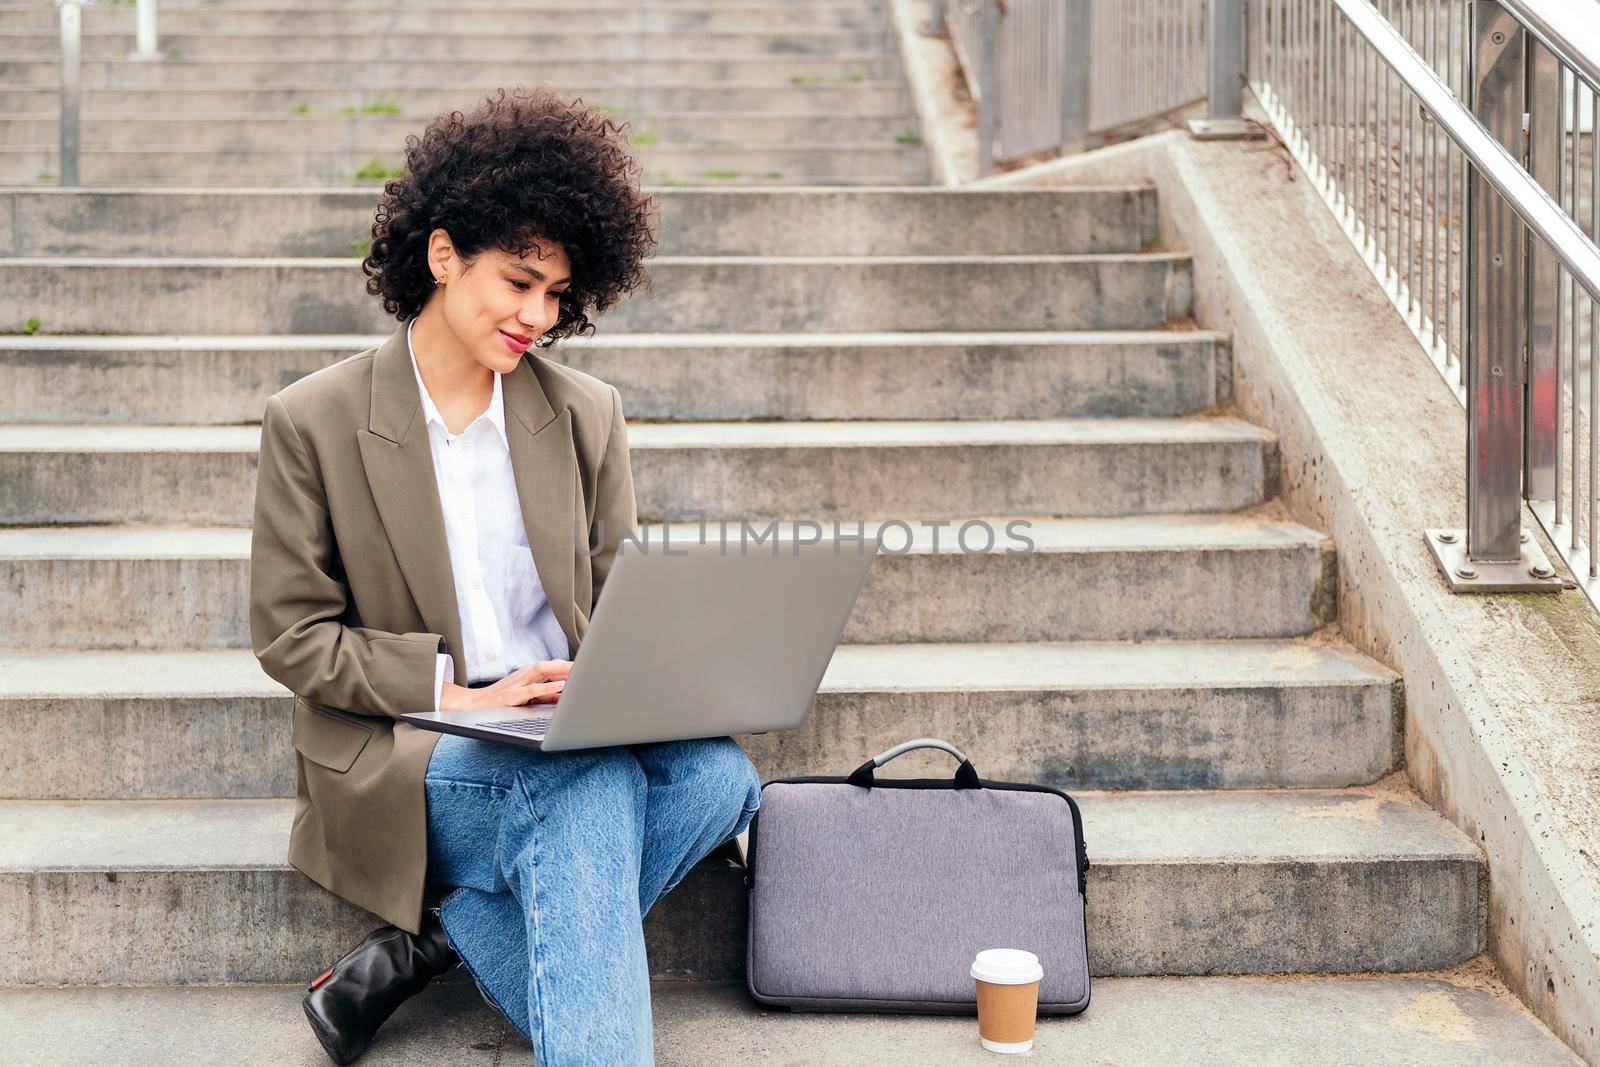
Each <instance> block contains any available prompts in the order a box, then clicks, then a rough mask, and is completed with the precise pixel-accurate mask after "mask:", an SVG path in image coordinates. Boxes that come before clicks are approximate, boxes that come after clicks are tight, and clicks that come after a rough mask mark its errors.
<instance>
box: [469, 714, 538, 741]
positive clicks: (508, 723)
mask: <svg viewBox="0 0 1600 1067" xmlns="http://www.w3.org/2000/svg"><path fill="white" fill-rule="evenodd" d="M550 719H551V716H549V715H541V716H539V717H538V718H537V719H501V720H499V721H498V722H485V723H479V724H478V728H479V729H480V730H505V731H506V732H508V733H513V734H527V735H528V736H530V737H537V736H539V735H541V734H544V733H546V732H547V731H548V730H549V728H550Z"/></svg>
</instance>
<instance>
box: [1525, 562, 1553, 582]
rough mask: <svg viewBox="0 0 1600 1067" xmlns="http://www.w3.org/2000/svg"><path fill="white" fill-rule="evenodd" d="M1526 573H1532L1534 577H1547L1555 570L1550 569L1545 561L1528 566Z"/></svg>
mask: <svg viewBox="0 0 1600 1067" xmlns="http://www.w3.org/2000/svg"><path fill="white" fill-rule="evenodd" d="M1528 573H1529V574H1531V575H1533V576H1534V577H1535V578H1549V577H1551V576H1553V575H1554V574H1555V573H1556V572H1555V571H1554V570H1552V569H1551V568H1550V565H1549V564H1547V563H1535V564H1534V565H1533V566H1531V567H1529V568H1528Z"/></svg>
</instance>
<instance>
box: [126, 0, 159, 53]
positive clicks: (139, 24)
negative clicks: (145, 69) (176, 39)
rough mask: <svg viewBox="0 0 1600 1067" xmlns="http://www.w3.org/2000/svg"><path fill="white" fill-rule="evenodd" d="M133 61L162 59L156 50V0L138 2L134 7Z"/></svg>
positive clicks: (139, 0)
mask: <svg viewBox="0 0 1600 1067" xmlns="http://www.w3.org/2000/svg"><path fill="white" fill-rule="evenodd" d="M134 19H135V23H134V27H135V35H136V36H135V40H134V48H133V56H132V58H133V59H160V58H161V53H160V52H158V51H157V50H156V0H137V3H136V4H135V7H134Z"/></svg>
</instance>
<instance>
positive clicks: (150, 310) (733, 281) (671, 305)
mask: <svg viewBox="0 0 1600 1067" xmlns="http://www.w3.org/2000/svg"><path fill="white" fill-rule="evenodd" d="M649 274H650V285H649V293H648V295H647V294H645V293H638V294H635V295H634V296H632V297H630V298H629V299H628V300H627V301H625V302H624V303H622V304H620V305H618V306H617V307H614V308H612V309H611V310H610V311H608V312H607V313H606V314H605V315H604V316H603V317H602V318H601V319H600V320H598V321H597V323H596V325H597V327H598V328H600V329H604V330H607V331H616V332H619V333H620V332H639V331H661V332H685V331H687V332H693V333H706V332H712V331H732V332H740V333H751V332H759V333H768V332H778V333H798V332H805V331H813V332H816V331H826V332H834V331H841V330H845V331H867V330H919V329H922V328H923V327H925V326H927V325H928V324H929V323H938V324H939V326H940V328H942V329H945V330H994V329H996V328H1003V329H1007V330H1149V329H1155V328H1157V327H1160V326H1164V325H1166V324H1167V323H1169V322H1172V321H1174V320H1176V319H1182V318H1185V317H1187V316H1188V315H1189V313H1190V311H1191V305H1192V302H1193V301H1192V299H1191V296H1190V292H1189V261H1188V258H1187V257H1186V256H1183V255H1179V254H1172V253H1160V252H1157V253H1149V254H1138V253H1129V254H1103V255H1098V254H1097V255H1083V256H1076V255H1018V256H968V255H937V256H659V257H657V258H655V259H653V260H651V261H650V263H649ZM364 278H365V276H364V275H363V274H362V273H361V266H360V261H359V259H358V258H356V257H354V256H350V257H346V258H342V259H334V258H326V259H318V258H300V259H292V258H254V259H252V258H246V257H242V256H241V257H236V258H218V259H205V258H183V259H167V258H142V259H140V258H122V257H105V258H90V257H83V258H54V259H34V258H23V257H16V258H3V257H0V329H4V330H8V331H10V332H14V333H20V332H22V329H23V325H24V324H25V323H26V322H27V321H28V320H29V319H30V318H37V319H38V320H39V332H41V333H89V334H98V333H123V334H128V333H142V334H149V333H369V332H375V331H382V330H386V329H393V325H394V321H395V320H394V318H393V317H392V316H389V315H386V314H385V312H384V310H383V308H382V307H381V306H380V305H379V304H378V302H377V301H375V300H373V299H372V297H371V296H369V295H368V294H367V292H366V289H365V287H364V286H365V281H364ZM1041 292H1049V293H1052V294H1054V299H1051V300H1040V299H1039V297H1038V295H1037V294H1039V293H1041ZM958 294H959V295H958ZM108 324H114V325H115V327H116V328H115V329H113V330H107V329H106V326H107V325H108Z"/></svg>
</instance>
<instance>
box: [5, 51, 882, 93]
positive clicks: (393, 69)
mask: <svg viewBox="0 0 1600 1067" xmlns="http://www.w3.org/2000/svg"><path fill="white" fill-rule="evenodd" d="M617 58H618V57H617V56H616V55H615V54H614V53H612V52H610V51H609V50H607V51H602V52H600V53H599V54H588V55H583V54H580V55H564V56H563V55H557V56H548V57H546V58H544V59H543V60H541V61H540V63H539V70H538V78H539V80H540V81H543V82H547V83H549V84H550V85H552V86H556V87H558V88H559V87H561V86H565V85H577V84H582V83H590V82H596V81H610V80H614V79H615V78H616V76H617ZM627 69H628V73H629V74H630V75H631V76H632V77H634V78H636V79H637V80H638V81H639V83H640V84H650V83H657V82H666V83H672V84H693V85H704V84H706V83H707V82H719V81H729V82H738V83H745V84H748V83H753V82H759V83H763V84H766V85H770V86H773V87H778V86H783V85H807V84H810V85H848V84H851V83H854V82H867V81H883V80H885V79H898V78H899V77H900V73H901V71H900V59H899V56H898V55H894V54H890V53H888V52H885V51H883V50H881V49H876V50H873V51H869V52H849V53H844V52H841V53H835V54H833V55H783V54H777V55H772V54H760V53H754V54H747V55H739V56H721V57H716V58H694V57H692V56H649V55H644V56H634V57H631V58H629V59H628V60H627ZM81 74H82V82H81V84H82V85H83V87H84V88H86V89H93V88H106V87H121V86H152V85H223V84H226V85H233V86H236V87H240V88H255V87H258V86H273V85H304V84H308V83H313V82H315V83H318V84H322V85H330V86H331V85H340V84H343V85H346V86H350V85H359V86H365V87H367V88H373V89H381V88H387V87H388V86H391V85H401V84H404V83H406V82H416V83H419V84H422V85H441V84H444V85H452V84H459V85H462V86H479V85H515V84H517V83H519V82H526V81H528V80H529V71H528V64H527V63H526V62H525V61H522V60H517V59H485V60H482V61H481V62H474V63H472V64H471V66H470V69H464V68H463V66H462V63H461V59H460V57H459V56H440V57H437V58H426V57H423V58H413V57H410V56H396V57H395V58H393V59H381V58H380V59H339V58H337V57H334V58H327V59H304V58H301V57H299V56H296V55H294V54H293V53H289V54H268V55H248V56H247V55H237V56H198V57H195V58H192V59H187V58H180V59H173V58H170V57H169V58H166V59H163V60H162V61H161V62H159V63H154V62H149V61H142V60H136V59H87V60H84V62H83V65H82V70H81ZM797 79H798V80H797ZM0 83H4V84H6V85H9V86H12V87H18V86H25V85H60V84H61V63H60V60H59V59H58V58H55V57H51V58H41V59H15V58H10V57H6V58H0Z"/></svg>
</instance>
